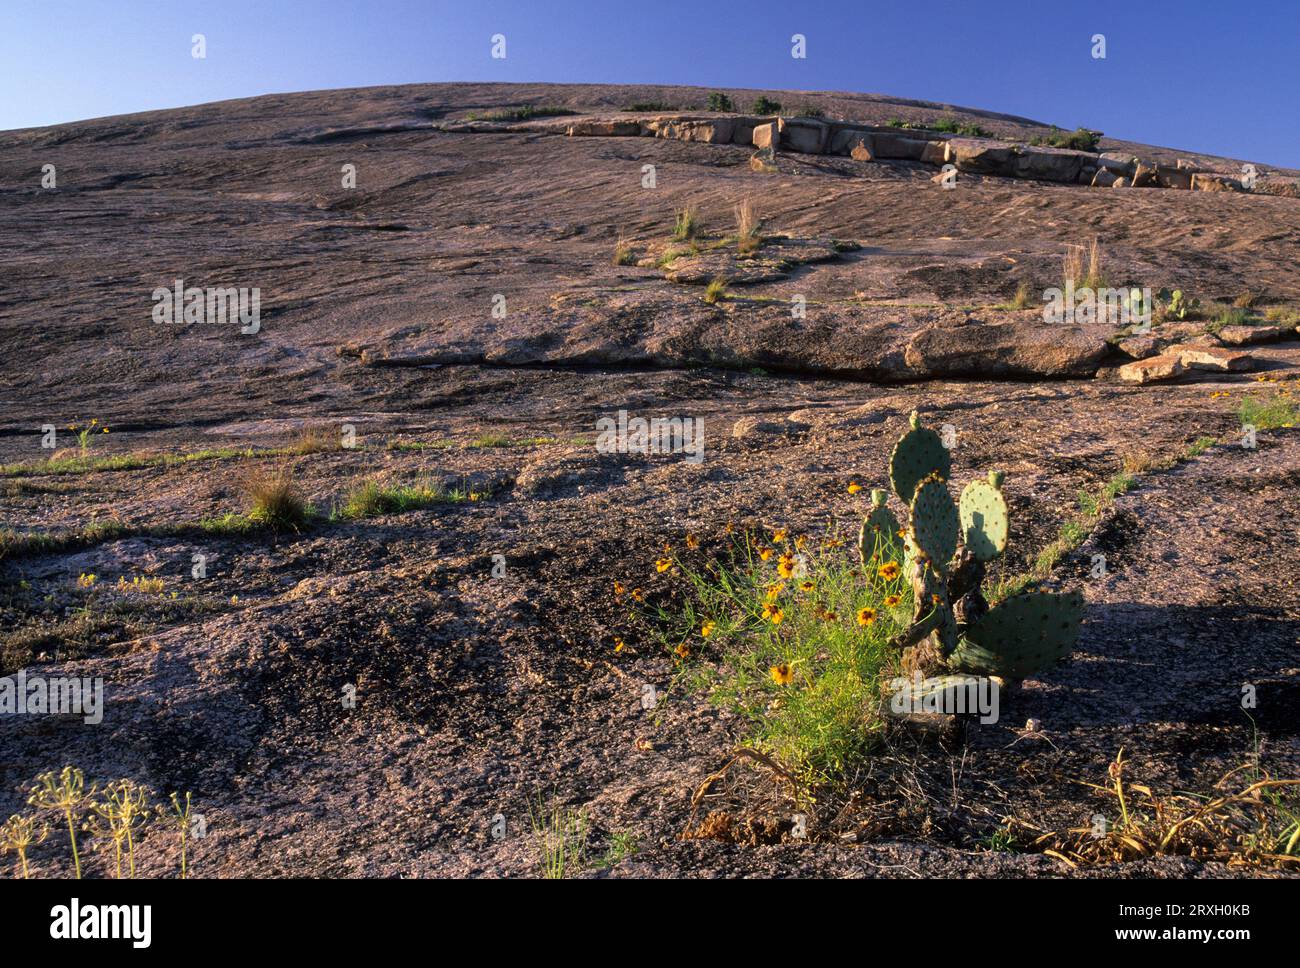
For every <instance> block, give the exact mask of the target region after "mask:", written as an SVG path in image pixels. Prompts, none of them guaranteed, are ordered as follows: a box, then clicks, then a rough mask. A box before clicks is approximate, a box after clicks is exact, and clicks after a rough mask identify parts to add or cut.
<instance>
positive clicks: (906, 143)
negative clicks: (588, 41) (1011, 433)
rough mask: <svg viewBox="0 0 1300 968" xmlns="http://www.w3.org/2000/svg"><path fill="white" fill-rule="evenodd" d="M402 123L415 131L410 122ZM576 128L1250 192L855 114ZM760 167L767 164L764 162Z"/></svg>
mask: <svg viewBox="0 0 1300 968" xmlns="http://www.w3.org/2000/svg"><path fill="white" fill-rule="evenodd" d="M434 127H436V128H438V129H440V130H445V131H455V132H493V131H497V132H499V131H504V130H510V131H547V132H550V133H554V131H555V130H556V126H555V125H552V124H549V123H547V122H541V123H538V124H535V125H533V126H530V125H527V124H523V125H511V126H506V125H500V124H495V123H488V122H458V121H451V122H439V123H436V124H435V125H434ZM401 130H408V128H402V129H401ZM563 130H564V131H565V133H566V134H568V135H573V136H592V137H635V136H638V135H640V136H642V137H646V136H650V137H658V138H672V139H676V140H680V141H695V142H700V143H703V144H737V145H750V144H752V145H753V146H754V147H755V148H772V149H773V150H785V151H793V152H797V153H799V154H833V155H850V156H852V157H853V158H854V159H856V160H858V161H879V160H888V161H919V162H921V163H923V164H927V165H932V166H934V167H936V168H939V167H942V166H943V165H946V164H955V165H956V166H957V168H958V169H959V170H961V171H964V172H970V173H972V174H980V175H994V176H999V177H1008V178H1026V179H1031V180H1034V181H1049V182H1058V183H1061V184H1077V185H1088V186H1091V187H1093V188H1126V187H1131V188H1166V189H1178V190H1184V191H1186V190H1189V189H1192V190H1197V191H1206V192H1235V191H1245V190H1246V189H1245V186H1244V185H1243V184H1242V182H1241V181H1240V180H1238V179H1237V178H1235V177H1233V176H1231V175H1227V174H1223V173H1219V172H1207V171H1203V170H1202V167H1201V166H1200V165H1199V164H1195V163H1193V162H1191V161H1188V160H1187V159H1178V160H1176V161H1175V162H1174V163H1172V164H1171V163H1169V162H1167V161H1163V162H1160V163H1156V162H1149V161H1148V162H1142V161H1140V160H1139V159H1137V158H1136V157H1134V156H1133V155H1130V154H1128V153H1126V152H1113V151H1112V152H1102V153H1100V154H1095V153H1092V152H1087V151H1077V150H1074V149H1069V148H1051V147H1045V146H1032V145H1025V144H1021V143H1014V142H1008V141H1000V140H998V139H995V138H970V137H955V138H950V137H948V136H947V135H945V134H942V133H940V132H934V131H922V130H919V129H915V128H908V129H899V130H896V129H892V128H880V127H873V126H871V125H866V124H861V123H856V122H848V121H822V120H819V119H817V118H808V117H800V118H781V117H777V118H771V119H768V118H756V117H745V116H721V117H701V116H689V115H678V116H659V117H652V118H641V119H638V120H627V119H612V120H611V119H605V118H584V119H580V120H575V121H572V122H570V123H569V124H567V125H566V126H565V127H564V128H563ZM756 170H761V169H758V168H756ZM1252 190H1253V191H1255V192H1258V193H1261V194H1280V195H1290V196H1293V197H1300V181H1295V180H1292V179H1279V178H1262V179H1261V180H1260V181H1259V182H1257V183H1256V184H1255V186H1254V188H1253V189H1252Z"/></svg>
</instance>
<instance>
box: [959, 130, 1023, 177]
mask: <svg viewBox="0 0 1300 968" xmlns="http://www.w3.org/2000/svg"><path fill="white" fill-rule="evenodd" d="M944 160H945V161H950V162H952V163H953V164H954V165H956V166H957V168H958V170H959V171H969V172H974V173H976V174H980V175H1013V174H1015V171H1016V146H1015V145H1012V144H1007V143H1006V142H1001V141H988V140H986V139H983V138H953V139H952V140H950V141H949V142H948V151H947V155H946V157H945V159H944Z"/></svg>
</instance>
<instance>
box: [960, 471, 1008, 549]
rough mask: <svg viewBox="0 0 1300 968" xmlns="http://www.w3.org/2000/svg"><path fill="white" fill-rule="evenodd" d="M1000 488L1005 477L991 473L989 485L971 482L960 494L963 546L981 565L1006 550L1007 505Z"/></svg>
mask: <svg viewBox="0 0 1300 968" xmlns="http://www.w3.org/2000/svg"><path fill="white" fill-rule="evenodd" d="M1001 488H1002V475H1001V474H1000V473H998V472H997V471H990V472H989V477H988V480H987V481H972V482H971V483H969V484H967V485H966V489H965V490H964V491H962V492H961V509H960V513H961V534H962V544H963V545H965V547H966V548H967V550H969V551H970V553H971V554H973V555H974V556H975V557H976V558H978V559H979V560H980V561H992V560H993V559H994V558H996V557H997V556H998V555H1000V554H1002V552H1004V551H1006V549H1007V528H1008V514H1007V502H1006V498H1004V497H1003V496H1002V490H1001Z"/></svg>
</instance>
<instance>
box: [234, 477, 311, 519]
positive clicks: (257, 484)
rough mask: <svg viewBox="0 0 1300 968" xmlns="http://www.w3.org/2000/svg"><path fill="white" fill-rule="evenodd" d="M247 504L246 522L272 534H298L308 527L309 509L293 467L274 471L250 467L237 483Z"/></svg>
mask: <svg viewBox="0 0 1300 968" xmlns="http://www.w3.org/2000/svg"><path fill="white" fill-rule="evenodd" d="M240 487H241V490H242V491H243V492H244V497H245V499H246V501H247V502H248V511H247V516H248V520H249V521H251V522H252V523H254V524H259V525H263V526H265V527H268V528H270V529H271V530H273V531H285V530H291V531H298V530H300V529H302V528H304V527H306V526H307V524H308V523H309V522H310V520H311V517H312V512H311V509H310V508H309V507H308V506H307V502H306V501H305V500H304V499H303V496H302V492H301V491H300V490H299V488H298V485H297V482H296V481H295V480H294V470H293V467H292V466H290V465H288V464H284V465H281V466H280V467H278V468H275V469H267V468H263V467H252V468H249V469H248V470H246V471H245V473H244V477H243V480H242V481H241V482H240Z"/></svg>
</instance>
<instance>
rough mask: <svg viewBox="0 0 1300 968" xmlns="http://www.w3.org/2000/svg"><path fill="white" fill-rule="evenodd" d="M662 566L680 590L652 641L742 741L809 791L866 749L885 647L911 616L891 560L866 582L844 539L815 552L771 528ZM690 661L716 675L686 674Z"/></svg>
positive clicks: (875, 722)
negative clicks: (736, 719) (743, 729)
mask: <svg viewBox="0 0 1300 968" xmlns="http://www.w3.org/2000/svg"><path fill="white" fill-rule="evenodd" d="M692 543H694V539H690V540H688V541H687V545H688V546H689V545H690V544H692ZM881 550H882V552H883V550H884V549H883V548H882V549H881ZM664 561H666V562H667V563H668V567H666V568H665V569H664V571H665V572H671V573H672V574H673V575H674V576H677V575H680V576H681V578H683V579H685V581H686V583H687V585H688V586H689V594H688V595H687V596H686V597H685V598H684V599H683V600H682V602H681V605H680V609H678V608H676V607H671V606H667V605H660V606H656V607H655V609H654V611H653V612H652V614H653V617H654V620H655V624H654V628H655V629H656V630H657V634H658V636H659V641H660V642H661V644H662V646H663V647H664V648H665V649H666V650H667V651H668V652H669V653H670V654H671V655H672V656H673V657H674V658H675V659H676V660H677V662H678V664H679V666H680V668H681V670H682V675H683V677H687V678H693V679H694V681H695V683H696V684H697V685H699V686H700V687H702V688H704V689H706V690H707V692H708V694H709V697H710V699H711V700H712V701H713V702H715V703H717V704H719V705H722V706H725V707H726V708H729V709H731V710H733V711H735V712H737V713H739V714H740V715H741V716H743V717H744V718H745V720H746V722H748V723H749V727H750V735H749V737H748V741H749V742H750V743H751V744H752V745H754V746H755V747H757V748H758V749H760V750H762V751H764V752H766V753H769V754H770V755H772V756H774V757H776V758H777V760H778V761H780V762H781V763H782V764H784V765H785V766H786V767H787V768H789V769H791V770H793V771H794V772H795V773H797V774H798V775H800V776H801V777H802V778H803V779H805V780H807V781H808V782H810V783H814V784H820V783H824V782H830V781H833V780H835V779H837V778H839V777H840V776H841V774H842V771H843V770H844V768H845V766H846V765H847V764H848V763H850V762H851V761H853V760H854V759H857V758H859V757H860V756H862V755H863V754H865V753H866V752H867V751H868V750H869V749H870V748H871V747H872V745H873V743H874V741H875V739H876V737H877V736H878V733H879V730H880V729H881V727H882V722H881V720H880V718H879V717H878V716H877V715H875V714H874V712H873V711H874V710H875V709H876V708H877V706H878V704H879V701H880V682H881V679H882V677H883V676H884V674H885V673H886V672H887V671H888V669H889V656H888V650H887V648H886V644H887V642H888V641H889V638H890V636H891V635H892V634H894V633H895V632H897V631H899V630H900V629H901V628H903V627H904V626H905V625H906V624H907V619H908V616H909V615H910V614H911V612H910V609H911V604H912V599H911V591H910V589H909V588H908V587H907V584H906V582H904V581H902V579H901V572H898V569H899V568H900V563H899V562H897V561H894V560H893V559H892V558H891V559H890V560H889V561H883V560H881V561H879V562H878V565H880V566H883V565H885V564H892V565H893V569H890V570H889V571H888V572H887V573H888V574H891V575H893V577H892V578H890V579H884V578H881V577H880V576H878V575H875V574H872V575H870V576H868V577H867V579H866V580H864V578H863V575H862V571H861V563H860V562H859V560H858V557H857V555H856V554H855V553H853V549H852V543H851V542H848V543H846V542H845V541H844V540H843V539H841V538H839V537H837V536H836V535H835V534H834V533H833V532H832V533H831V534H828V535H827V536H826V537H825V538H824V539H823V540H822V541H821V542H820V543H819V544H818V545H817V546H816V547H814V546H813V543H812V542H811V540H810V539H805V538H803V537H802V536H796V535H792V534H789V533H788V532H787V531H786V529H781V528H778V529H776V530H774V531H773V532H772V533H771V534H769V535H760V534H745V535H743V536H737V537H735V538H730V537H725V536H724V538H723V539H722V543H721V545H720V546H719V547H717V549H716V551H715V552H714V554H713V556H712V557H711V558H710V560H708V561H707V562H697V559H696V557H695V556H689V555H674V556H671V557H667V558H664V559H661V563H662V562H664ZM895 572H898V573H895ZM696 655H701V656H705V657H708V658H710V659H714V660H716V662H717V668H716V671H714V670H712V669H709V668H707V667H698V668H694V669H689V667H688V666H687V665H686V664H685V663H686V660H689V659H691V658H692V657H693V656H696ZM688 669H689V671H688Z"/></svg>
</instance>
